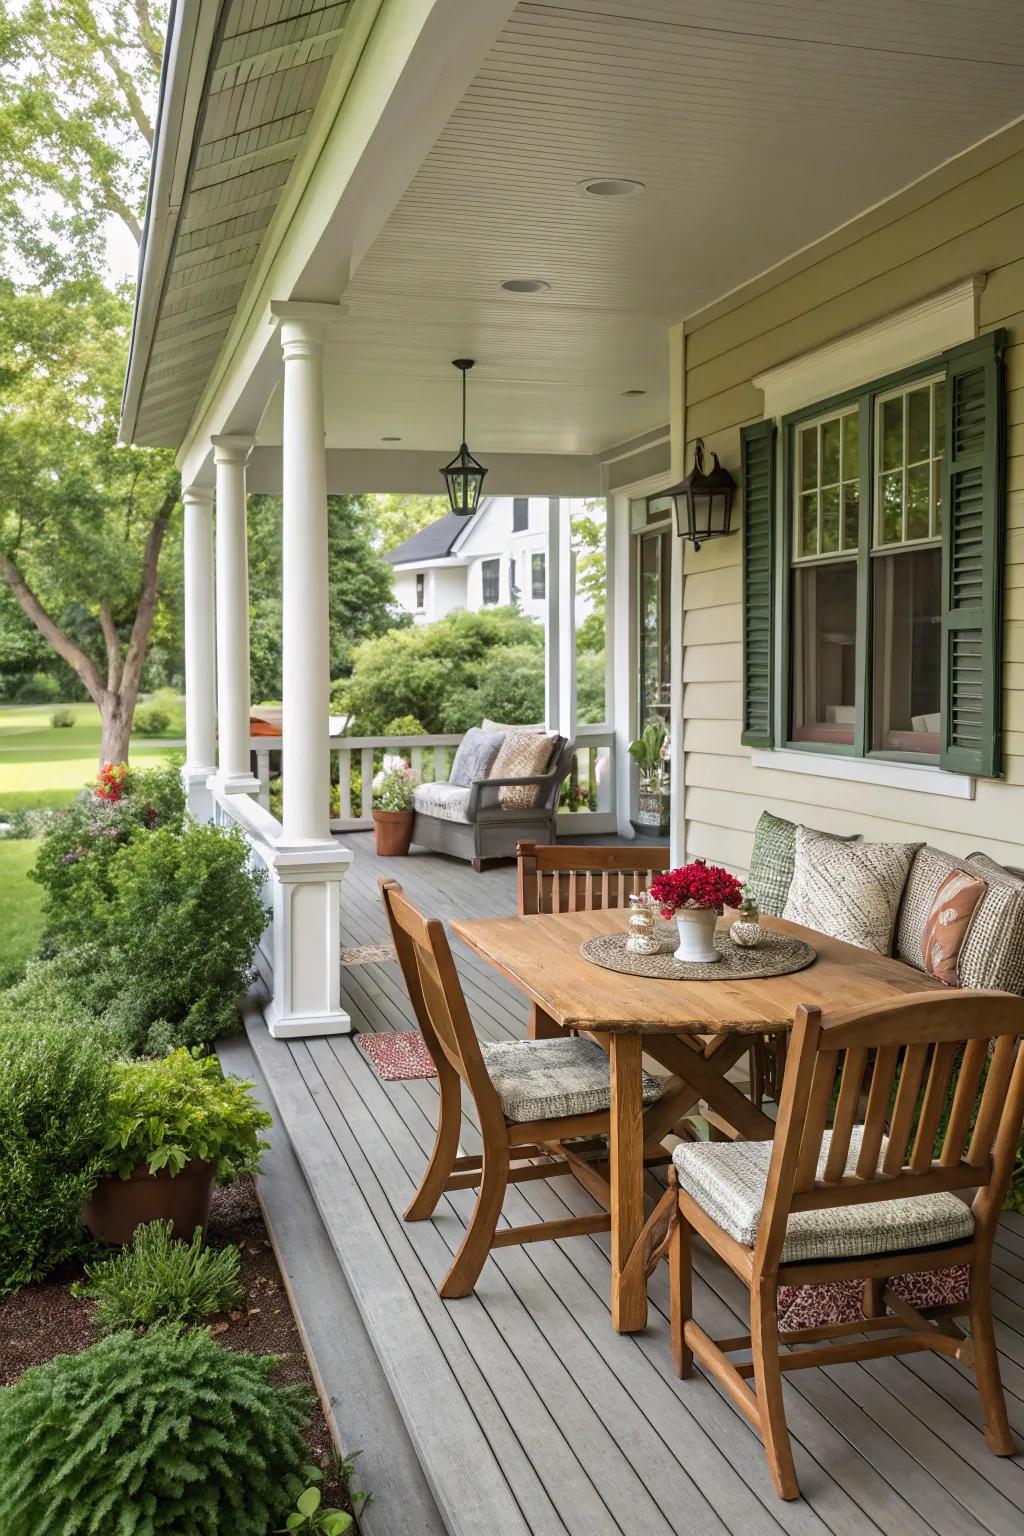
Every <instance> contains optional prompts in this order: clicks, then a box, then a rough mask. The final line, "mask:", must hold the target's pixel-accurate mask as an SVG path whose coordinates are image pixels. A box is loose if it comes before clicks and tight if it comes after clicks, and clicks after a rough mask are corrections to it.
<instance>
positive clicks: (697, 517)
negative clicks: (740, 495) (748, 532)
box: [662, 437, 736, 549]
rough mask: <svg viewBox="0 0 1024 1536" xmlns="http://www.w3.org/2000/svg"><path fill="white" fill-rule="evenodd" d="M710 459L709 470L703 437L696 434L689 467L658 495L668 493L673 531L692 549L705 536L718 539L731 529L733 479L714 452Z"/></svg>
mask: <svg viewBox="0 0 1024 1536" xmlns="http://www.w3.org/2000/svg"><path fill="white" fill-rule="evenodd" d="M711 457H712V459H713V460H714V463H713V465H712V467H711V469H710V470H707V469H705V467H704V439H703V438H702V437H698V439H697V446H696V448H695V450H694V456H693V468H692V469H691V470H690V473H689V474H688V475H687V477H686V479H685V480H680V482H679V484H678V485H672V486H669V488H668V490H667V491H663V492H662V495H664V496H671V498H672V502H673V505H674V506H675V509H676V532H677V533H678V535H679V537H680V538H681V539H689V540H690V542H691V543H692V545H693V547H694V549H700V547H701V545H702V544H704V543H706V542H707V540H708V539H721V538H724V537H725V536H726V534H728V533H731V532H732V528H731V526H730V524H731V521H732V496H733V492H734V491H735V489H736V482H735V480H734V479H733V477H732V475H730V473H729V471H728V470H727V469H723V468H722V466H721V464H719V462H718V454H717V453H713V454H712V455H711Z"/></svg>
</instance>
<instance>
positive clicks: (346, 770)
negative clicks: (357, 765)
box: [338, 747, 352, 821]
mask: <svg viewBox="0 0 1024 1536" xmlns="http://www.w3.org/2000/svg"><path fill="white" fill-rule="evenodd" d="M338 792H339V794H338V798H339V805H338V816H339V818H340V820H342V821H351V820H352V753H351V752H350V751H349V749H348V748H347V747H339V749H338Z"/></svg>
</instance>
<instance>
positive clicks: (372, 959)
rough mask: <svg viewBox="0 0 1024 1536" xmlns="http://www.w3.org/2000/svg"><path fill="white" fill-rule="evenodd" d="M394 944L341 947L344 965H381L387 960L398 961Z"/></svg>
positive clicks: (344, 945)
mask: <svg viewBox="0 0 1024 1536" xmlns="http://www.w3.org/2000/svg"><path fill="white" fill-rule="evenodd" d="M397 959H398V956H397V955H396V953H395V946H394V945H393V944H354V945H346V944H343V945H342V946H341V963H342V965H379V964H381V963H382V962H383V961H385V960H397Z"/></svg>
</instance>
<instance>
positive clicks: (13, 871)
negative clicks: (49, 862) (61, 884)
mask: <svg viewBox="0 0 1024 1536" xmlns="http://www.w3.org/2000/svg"><path fill="white" fill-rule="evenodd" d="M35 856H36V845H35V843H33V842H29V841H27V840H19V841H17V842H11V841H10V840H6V839H5V840H0V986H3V985H4V984H5V982H7V981H8V980H13V979H15V977H16V976H17V974H18V973H19V972H20V970H21V968H22V966H23V965H24V964H25V962H26V960H28V959H29V957H30V956H31V955H32V954H33V952H34V951H35V949H36V947H37V945H38V943H39V937H40V934H41V932H42V927H43V919H42V915H41V909H42V904H43V889H42V886H39V885H36V884H35V882H34V881H32V880H30V879H29V878H28V872H29V870H30V869H31V868H32V864H33V862H34V860H35Z"/></svg>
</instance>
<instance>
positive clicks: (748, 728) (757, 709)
mask: <svg viewBox="0 0 1024 1536" xmlns="http://www.w3.org/2000/svg"><path fill="white" fill-rule="evenodd" d="M740 444H741V455H740V456H741V462H742V467H743V729H742V733H741V736H740V740H741V741H742V742H744V743H745V745H746V746H748V747H770V746H771V745H772V709H773V701H774V686H773V684H774V679H773V676H772V669H773V665H774V645H773V641H772V635H773V629H774V618H773V613H772V597H773V572H774V555H773V546H774V536H775V424H774V422H772V421H758V422H755V423H754V425H753V426H750V427H744V428H743V431H742V433H741V434H740Z"/></svg>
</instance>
